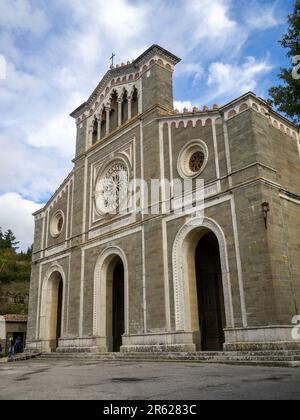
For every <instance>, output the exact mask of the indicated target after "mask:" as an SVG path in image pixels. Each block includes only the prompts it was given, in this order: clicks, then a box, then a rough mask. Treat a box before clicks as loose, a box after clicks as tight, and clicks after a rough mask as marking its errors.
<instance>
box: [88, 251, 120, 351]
mask: <svg viewBox="0 0 300 420" xmlns="http://www.w3.org/2000/svg"><path fill="white" fill-rule="evenodd" d="M127 285H128V269H127V262H126V257H125V255H124V254H123V252H122V251H121V250H119V249H118V248H113V249H108V250H107V251H105V252H104V253H103V254H102V255H101V256H100V258H99V259H98V261H97V264H96V268H95V284H94V335H95V337H97V338H98V339H100V340H101V342H102V343H103V344H102V345H101V347H102V348H103V351H108V352H120V350H121V347H122V339H123V335H124V334H126V331H127V324H128V322H127V319H128V315H127V310H128V306H127V301H128V296H127Z"/></svg>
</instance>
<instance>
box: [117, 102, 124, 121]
mask: <svg viewBox="0 0 300 420" xmlns="http://www.w3.org/2000/svg"><path fill="white" fill-rule="evenodd" d="M122 102H123V101H122V98H118V127H120V125H122Z"/></svg>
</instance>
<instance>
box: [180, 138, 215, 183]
mask: <svg viewBox="0 0 300 420" xmlns="http://www.w3.org/2000/svg"><path fill="white" fill-rule="evenodd" d="M207 161H208V148H207V146H206V144H205V143H204V142H203V141H201V140H193V141H191V142H190V143H189V144H187V145H186V146H185V147H184V148H183V150H182V151H181V152H180V155H179V158H178V165H177V166H178V172H179V174H180V176H181V177H182V178H196V177H197V176H199V175H200V174H201V172H203V170H204V169H205V166H206V164H207Z"/></svg>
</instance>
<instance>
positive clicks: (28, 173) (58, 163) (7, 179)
mask: <svg viewBox="0 0 300 420" xmlns="http://www.w3.org/2000/svg"><path fill="white" fill-rule="evenodd" d="M0 148H1V153H0V193H5V192H10V191H15V192H18V193H20V194H21V195H22V196H26V197H31V198H32V199H33V200H34V201H39V200H41V199H42V200H43V199H44V198H45V197H47V196H49V194H51V193H53V192H54V191H55V190H56V189H57V187H58V186H59V185H60V184H61V182H62V181H63V180H64V178H65V177H66V176H67V174H68V170H70V169H71V162H69V163H67V162H66V161H65V160H64V159H62V158H61V157H60V156H59V155H55V153H54V152H53V151H52V153H49V150H50V149H45V150H41V149H38V148H34V147H29V146H28V145H26V144H24V143H23V142H21V141H20V140H18V139H17V138H15V137H13V136H4V135H0Z"/></svg>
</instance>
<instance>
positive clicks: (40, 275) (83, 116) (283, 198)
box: [27, 45, 300, 352]
mask: <svg viewBox="0 0 300 420" xmlns="http://www.w3.org/2000/svg"><path fill="white" fill-rule="evenodd" d="M179 61H180V59H179V58H177V57H176V56H174V55H173V54H171V53H170V52H168V51H166V50H164V49H163V48H161V47H159V46H157V45H154V46H152V47H151V48H149V49H148V50H147V51H145V52H144V53H143V54H142V55H141V56H140V57H138V58H137V59H136V60H134V61H133V62H128V63H127V64H122V65H120V66H115V67H114V66H111V68H110V69H109V70H108V72H107V73H106V75H105V76H104V77H103V79H102V80H101V82H100V83H99V84H98V86H97V87H96V89H95V91H94V92H93V93H92V95H91V96H90V98H89V99H88V100H87V102H85V103H84V104H82V105H81V106H80V107H79V108H77V109H76V110H75V111H74V112H73V113H72V114H71V116H72V117H73V118H74V119H75V122H76V126H77V139H76V153H75V158H74V169H73V171H72V172H71V173H70V174H69V176H68V177H67V179H66V180H65V181H64V182H63V184H62V185H61V186H60V187H59V188H58V190H57V191H56V193H55V194H54V195H53V197H52V198H51V199H50V201H49V202H48V203H47V204H46V206H45V207H44V208H43V209H41V210H40V211H38V212H37V213H35V215H34V217H35V238H34V255H33V264H32V276H31V288H30V304H29V317H28V332H27V349H29V350H39V351H43V352H50V351H93V352H118V351H125V352H126V351H178V352H180V351H187V352H194V351H217V350H222V349H225V350H250V349H251V350H259V349H296V348H300V341H299V340H297V337H296V335H295V324H297V321H298V320H299V318H297V316H298V315H300V258H299V257H300V252H299V250H300V182H299V180H300V137H299V130H298V128H297V127H296V126H295V125H293V124H292V123H291V122H289V121H288V120H286V119H284V118H283V117H282V116H280V115H279V114H277V113H276V112H274V111H273V110H272V109H271V108H270V107H269V105H268V104H267V103H266V102H265V101H263V100H262V99H260V98H258V97H257V96H255V95H254V94H253V93H251V92H250V93H247V94H245V95H244V96H242V97H240V98H238V99H236V100H234V101H233V102H231V103H229V104H227V105H225V106H222V107H219V106H217V105H215V106H214V107H213V109H208V108H207V107H204V108H203V109H202V110H199V109H197V108H196V107H195V108H194V109H193V110H188V109H185V110H184V112H183V113H179V112H178V111H177V110H174V107H173V87H172V77H173V72H174V69H175V66H176V64H177V63H179ZM136 180H143V181H144V182H145V183H146V184H148V185H150V184H151V181H152V180H158V181H159V182H160V184H159V190H158V194H156V199H154V205H155V207H156V210H157V209H159V210H158V211H156V212H151V211H129V212H122V211H121V207H120V202H121V201H122V202H126V203H128V195H129V192H128V188H126V185H128V183H129V182H131V181H133V182H135V181H136ZM175 180H176V181H178V180H179V181H181V182H182V183H183V184H184V182H186V183H187V182H188V181H190V185H192V187H191V194H190V197H192V200H191V201H193V200H194V199H195V196H196V195H197V194H195V193H197V189H199V190H201V196H202V202H201V206H200V207H201V212H199V213H198V212H196V211H193V210H191V211H189V212H187V213H182V212H181V213H180V212H176V211H175V210H176V202H177V199H178V196H177V195H176V194H177V193H176V191H175V189H174V188H173V187H174V182H175ZM199 180H202V182H197V181H199ZM167 186H168V187H167ZM169 186H171V188H170V189H169ZM147 196H149V197H150V196H151V200H150V199H149V202H148V200H146V201H147V203H146V202H145V201H144V199H145V197H146V196H145V194H141V198H140V201H139V203H140V204H141V206H140V209H143V210H149V207H150V206H151V204H149V203H152V204H153V197H152V195H151V193H150V191H149V192H147ZM149 197H148V198H149ZM116 202H118V203H119V204H118V205H117V204H115V203H116ZM141 202H142V203H141ZM167 202H168V206H167V205H166V203H167ZM192 204H193V205H194V204H195V203H192ZM194 208H196V207H194Z"/></svg>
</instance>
